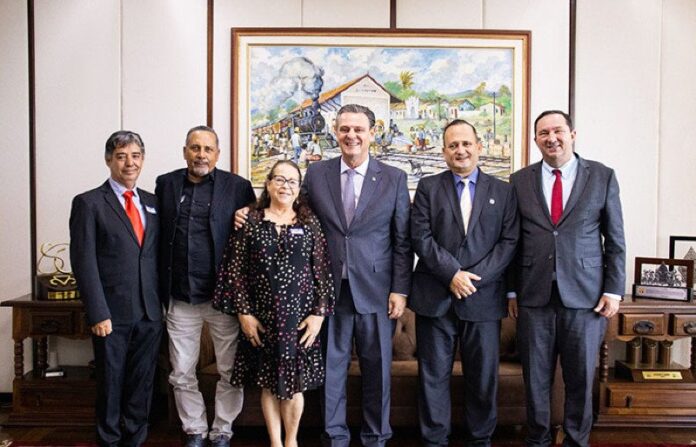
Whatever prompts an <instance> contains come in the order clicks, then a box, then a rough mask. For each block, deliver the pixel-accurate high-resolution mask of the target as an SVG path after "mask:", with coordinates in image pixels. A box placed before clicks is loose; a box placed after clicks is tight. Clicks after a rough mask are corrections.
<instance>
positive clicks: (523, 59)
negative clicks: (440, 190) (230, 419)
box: [230, 28, 531, 189]
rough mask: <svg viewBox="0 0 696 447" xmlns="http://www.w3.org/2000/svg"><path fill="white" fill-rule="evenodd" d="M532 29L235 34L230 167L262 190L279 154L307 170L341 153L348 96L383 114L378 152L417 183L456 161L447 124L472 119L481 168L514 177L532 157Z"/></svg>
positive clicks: (372, 151) (245, 31)
mask: <svg viewBox="0 0 696 447" xmlns="http://www.w3.org/2000/svg"><path fill="white" fill-rule="evenodd" d="M530 38H531V36H530V32H529V31H453V30H375V29H369V30H365V29H346V30H339V31H333V30H327V29H304V28H303V29H299V28H298V29H286V28H284V29H268V28H263V29H257V28H241V29H233V30H232V102H231V107H232V110H231V119H232V123H231V126H230V128H231V131H232V135H231V137H232V138H231V142H232V154H231V160H232V170H233V171H235V172H237V173H239V174H240V175H243V176H245V177H247V178H249V179H250V180H251V181H252V184H253V185H254V186H255V187H261V186H262V184H263V180H264V178H265V176H266V174H267V173H268V170H269V169H270V167H271V166H272V165H273V163H275V161H277V160H281V159H291V160H293V161H296V162H297V163H298V164H299V165H300V168H301V169H303V170H304V169H306V167H307V166H308V165H309V164H310V163H315V162H317V161H319V160H323V159H328V158H333V157H337V156H340V148H339V146H338V143H337V141H336V138H335V135H334V132H333V127H334V124H335V120H336V112H337V111H338V110H339V109H340V108H341V106H343V105H345V104H350V103H355V104H360V105H363V106H367V107H369V108H370V109H371V110H372V111H373V112H374V113H375V117H376V124H375V138H374V141H373V142H372V143H371V146H370V156H372V157H374V158H376V159H379V160H381V161H383V162H385V163H387V164H389V165H393V166H396V167H398V168H400V169H402V170H404V171H405V172H406V173H407V174H408V182H409V188H410V189H415V187H416V185H417V184H418V180H419V179H420V178H421V177H423V176H425V175H431V174H436V173H438V172H441V171H442V170H444V169H446V168H447V166H446V164H445V161H444V159H443V157H442V144H443V142H442V128H443V127H444V126H445V125H446V124H447V123H448V122H450V121H451V120H453V119H464V120H466V121H468V122H470V123H471V124H472V125H474V126H475V128H476V129H477V132H478V135H479V138H480V140H481V142H482V145H483V152H482V154H481V157H480V161H479V166H481V168H482V169H483V170H484V171H485V172H487V173H489V174H492V175H494V176H496V177H498V178H501V179H504V180H507V179H508V177H509V176H510V174H511V173H512V172H514V171H515V170H517V169H519V168H521V167H523V166H525V165H526V164H527V162H528V151H529V148H528V144H529V143H528V140H529V134H528V132H529V129H528V121H529V119H528V115H529V96H530V45H531V42H530Z"/></svg>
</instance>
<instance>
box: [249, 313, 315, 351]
mask: <svg viewBox="0 0 696 447" xmlns="http://www.w3.org/2000/svg"><path fill="white" fill-rule="evenodd" d="M238 317H239V324H240V326H241V327H242V333H243V334H244V336H245V337H246V338H247V340H249V342H250V343H251V345H252V346H254V347H255V348H258V347H261V346H263V342H262V341H261V334H265V333H266V328H265V327H263V324H261V322H260V321H259V320H258V319H257V318H256V317H255V316H253V315H243V314H239V315H238ZM323 322H324V317H322V316H319V315H310V316H308V317H307V318H305V319H304V320H302V322H301V323H300V324H299V325H298V326H297V330H298V331H302V330H304V334H302V337H301V338H300V345H302V347H303V348H305V349H307V348H309V347H310V346H312V344H314V341H315V340H316V338H317V336H318V335H319V332H320V331H321V325H322V323H323Z"/></svg>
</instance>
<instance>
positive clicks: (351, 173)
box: [343, 169, 355, 225]
mask: <svg viewBox="0 0 696 447" xmlns="http://www.w3.org/2000/svg"><path fill="white" fill-rule="evenodd" d="M353 177H355V169H348V170H347V171H346V183H345V185H344V186H343V212H344V213H345V214H346V223H347V224H348V225H350V223H351V221H352V220H353V216H355V185H354V183H353Z"/></svg>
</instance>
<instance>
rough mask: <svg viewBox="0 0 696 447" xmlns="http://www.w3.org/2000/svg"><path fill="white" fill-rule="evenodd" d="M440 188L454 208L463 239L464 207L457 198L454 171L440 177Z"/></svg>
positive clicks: (453, 212) (453, 211)
mask: <svg viewBox="0 0 696 447" xmlns="http://www.w3.org/2000/svg"><path fill="white" fill-rule="evenodd" d="M440 188H441V189H442V192H443V193H444V195H445V197H447V201H448V202H449V204H450V208H452V215H453V216H454V219H455V220H456V221H457V228H459V232H460V233H461V235H462V238H464V236H465V235H466V233H465V232H464V219H463V218H462V207H461V205H460V204H459V199H458V198H457V187H456V186H455V185H454V177H452V171H446V172H444V173H443V174H442V175H441V176H440Z"/></svg>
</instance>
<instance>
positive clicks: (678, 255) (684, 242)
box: [669, 236, 696, 278]
mask: <svg viewBox="0 0 696 447" xmlns="http://www.w3.org/2000/svg"><path fill="white" fill-rule="evenodd" d="M669 258H670V259H687V260H688V259H691V260H692V261H694V262H695V264H694V275H695V276H694V277H695V278H696V236H670V237H669Z"/></svg>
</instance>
